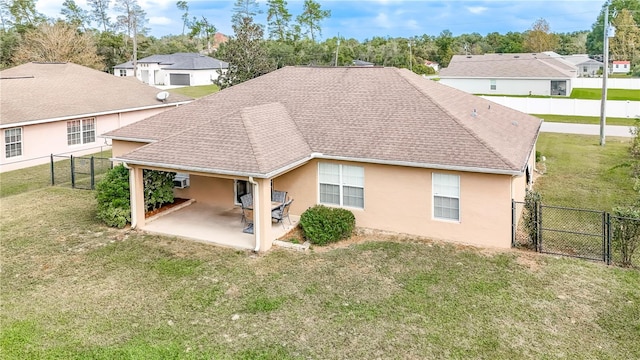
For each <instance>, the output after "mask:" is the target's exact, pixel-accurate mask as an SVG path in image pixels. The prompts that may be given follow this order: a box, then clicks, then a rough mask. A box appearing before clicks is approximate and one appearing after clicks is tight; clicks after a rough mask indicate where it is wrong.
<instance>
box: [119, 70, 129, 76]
mask: <svg viewBox="0 0 640 360" xmlns="http://www.w3.org/2000/svg"><path fill="white" fill-rule="evenodd" d="M119 72H120V76H127V69H119Z"/></svg>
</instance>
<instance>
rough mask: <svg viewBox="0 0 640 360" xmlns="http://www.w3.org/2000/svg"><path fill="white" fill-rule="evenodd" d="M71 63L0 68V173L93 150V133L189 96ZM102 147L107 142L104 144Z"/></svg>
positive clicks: (96, 143)
mask: <svg viewBox="0 0 640 360" xmlns="http://www.w3.org/2000/svg"><path fill="white" fill-rule="evenodd" d="M158 92H159V90H158V89H156V88H153V87H151V86H148V85H144V84H141V83H140V82H138V81H135V80H133V79H120V78H116V77H113V76H111V75H109V74H107V73H104V72H101V71H97V70H93V69H89V68H87V67H84V66H80V65H76V64H72V63H28V64H24V65H20V66H16V67H13V68H10V69H6V70H3V71H0V94H1V95H2V97H1V99H0V129H1V131H2V136H1V139H2V155H1V156H0V172H5V171H10V170H15V169H20V168H24V167H28V166H33V165H37V164H42V163H46V162H48V161H49V156H50V155H51V154H75V155H82V154H87V153H92V152H96V151H99V150H100V148H102V147H104V146H105V140H104V139H99V138H98V136H99V135H100V134H102V133H103V132H107V131H111V130H113V129H116V128H118V127H120V126H124V125H129V124H131V123H134V122H136V121H139V120H142V119H144V118H147V117H149V116H152V115H156V114H158V113H161V112H163V111H165V110H167V109H169V108H173V107H176V106H177V105H180V104H185V103H187V102H189V101H191V100H192V99H190V98H188V97H186V96H182V95H177V94H176V95H173V94H172V95H171V96H169V98H168V99H166V100H165V101H160V100H158V99H157V98H156V95H157V94H158ZM107 149H108V147H107Z"/></svg>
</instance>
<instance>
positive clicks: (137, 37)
mask: <svg viewBox="0 0 640 360" xmlns="http://www.w3.org/2000/svg"><path fill="white" fill-rule="evenodd" d="M36 2H37V0H0V21H1V22H2V28H1V29H0V67H2V68H6V67H11V66H15V65H18V64H21V63H24V62H28V61H71V62H75V63H78V64H81V65H85V66H89V67H92V68H95V69H99V70H102V71H109V72H111V71H112V70H113V66H115V65H117V64H120V63H124V62H126V61H129V60H132V59H133V58H134V48H135V54H136V57H137V58H142V57H146V56H149V55H153V54H169V53H174V52H200V53H204V54H209V55H211V56H213V57H215V58H218V59H220V60H224V61H227V62H229V63H230V64H231V65H232V68H231V69H230V74H229V75H228V76H227V77H226V78H224V77H223V78H222V79H221V82H222V83H221V85H222V86H228V85H230V84H232V83H238V82H241V81H244V80H247V79H250V78H253V77H256V76H259V75H262V74H264V73H267V72H269V71H272V70H274V69H277V68H280V67H283V66H289V65H321V66H333V65H337V66H345V65H351V64H352V62H353V60H363V61H368V62H372V63H374V64H376V65H383V66H395V67H400V68H411V70H412V71H414V72H416V73H418V74H430V73H432V72H433V69H432V68H430V67H428V66H426V65H425V61H427V60H429V61H432V62H436V63H439V64H440V66H441V67H446V66H447V65H448V63H449V61H450V60H451V58H452V56H453V55H455V54H468V55H476V54H486V53H522V52H541V51H555V52H557V53H559V54H561V55H569V54H585V53H586V54H590V55H594V56H599V55H601V54H602V43H603V32H604V11H605V5H606V4H605V5H603V7H602V10H601V12H600V14H599V16H598V18H597V19H595V22H594V23H593V25H592V26H591V30H584V31H576V32H567V33H556V32H552V31H551V26H550V24H549V23H548V22H547V21H546V20H545V19H538V20H537V21H535V22H534V23H533V24H532V25H531V27H530V28H529V29H527V30H525V31H523V32H515V31H512V32H507V33H506V34H500V33H497V32H492V33H489V34H487V35H481V34H479V33H476V32H474V33H471V34H462V35H459V36H454V35H453V34H452V33H451V31H449V30H443V31H441V32H440V33H439V34H438V35H437V36H434V35H427V34H423V35H416V36H412V37H407V38H405V37H393V38H392V37H382V36H372V37H371V38H367V39H365V40H363V41H359V40H357V39H353V38H345V37H331V38H327V39H324V40H321V37H322V23H323V21H324V20H325V19H327V18H330V17H331V10H329V9H323V8H322V7H321V5H320V4H319V3H318V2H316V1H314V0H305V1H304V4H303V8H302V11H301V13H300V14H292V13H291V12H290V11H289V9H288V7H287V5H288V4H287V1H286V0H268V1H266V3H264V5H262V6H261V5H260V4H259V3H258V2H257V1H256V0H236V1H235V3H234V6H233V11H232V13H231V14H229V16H230V17H231V20H232V28H233V34H228V35H229V41H227V42H225V43H223V44H221V45H220V46H219V48H217V49H216V48H215V46H214V45H216V44H214V36H215V34H216V32H217V29H216V26H215V22H216V21H215V19H209V18H207V17H205V16H203V15H202V14H197V13H194V12H192V11H191V9H190V7H189V3H188V2H187V1H184V0H181V1H177V2H176V4H175V6H176V9H177V10H179V11H177V12H176V14H178V15H179V16H180V19H181V22H182V33H181V34H172V35H166V36H162V37H159V38H158V37H154V36H151V35H149V32H150V29H149V27H148V23H149V21H148V19H147V15H146V13H145V11H144V10H143V9H142V8H141V7H140V5H139V4H138V2H137V0H113V2H112V0H87V5H88V8H87V9H84V8H82V7H80V6H79V5H78V4H77V3H76V2H75V1H74V0H65V1H64V3H63V6H62V9H61V12H60V15H59V16H58V17H57V18H47V17H46V16H44V15H43V14H40V13H39V12H38V11H37V10H36ZM608 5H609V12H610V14H609V19H610V20H611V24H612V25H613V26H614V27H615V28H616V36H615V38H613V39H611V42H610V54H611V60H630V61H631V62H632V66H635V67H636V69H638V72H640V68H639V63H640V0H611V1H610V2H608ZM265 12H266V24H260V23H257V22H256V16H257V15H258V14H263V13H265ZM109 14H116V16H115V18H111V17H110V15H109Z"/></svg>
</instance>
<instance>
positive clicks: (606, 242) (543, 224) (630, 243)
mask: <svg viewBox="0 0 640 360" xmlns="http://www.w3.org/2000/svg"><path fill="white" fill-rule="evenodd" d="M511 243H512V246H514V247H521V248H528V249H532V250H535V251H537V252H540V253H547V254H554V255H562V256H570V257H576V258H582V259H588V260H595V261H603V262H605V263H607V264H611V263H613V264H616V265H622V266H633V265H640V219H638V218H623V217H617V216H614V215H611V214H610V213H608V212H605V211H597V210H589V209H576V208H568V207H560V206H550V205H542V204H540V203H531V204H526V203H524V202H517V201H514V202H513V203H512V237H511ZM636 250H638V251H637V252H636ZM634 252H636V253H635V254H634Z"/></svg>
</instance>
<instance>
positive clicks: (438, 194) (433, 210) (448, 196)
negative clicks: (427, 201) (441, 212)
mask: <svg viewBox="0 0 640 360" xmlns="http://www.w3.org/2000/svg"><path fill="white" fill-rule="evenodd" d="M441 176H444V177H447V178H450V179H451V178H453V177H455V178H456V187H457V188H456V189H455V190H456V191H457V194H451V193H449V194H447V193H444V192H442V191H439V190H437V189H436V188H437V187H440V186H446V185H442V184H439V183H437V182H438V178H440V177H441ZM431 193H432V196H431V201H432V206H431V214H432V218H433V219H434V220H439V221H449V222H455V223H460V219H461V210H460V209H461V208H462V207H461V205H460V203H461V201H460V175H458V174H446V173H432V174H431ZM436 197H441V198H446V199H456V200H458V218H457V219H455V218H451V217H445V216H437V215H436Z"/></svg>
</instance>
